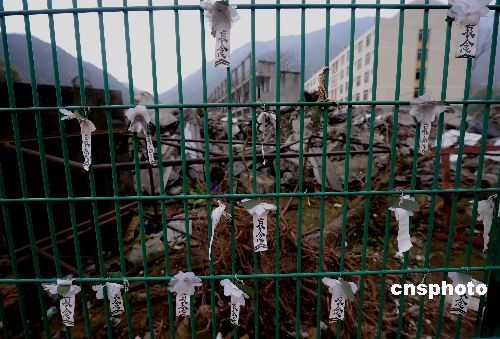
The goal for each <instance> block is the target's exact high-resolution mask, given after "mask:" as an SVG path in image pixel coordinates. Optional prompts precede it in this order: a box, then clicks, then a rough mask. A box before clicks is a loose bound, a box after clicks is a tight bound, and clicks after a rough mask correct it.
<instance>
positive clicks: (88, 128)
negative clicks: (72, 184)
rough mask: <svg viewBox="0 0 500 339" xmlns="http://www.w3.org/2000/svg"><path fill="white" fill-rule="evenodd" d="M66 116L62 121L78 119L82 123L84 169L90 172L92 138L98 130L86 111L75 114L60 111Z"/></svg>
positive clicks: (78, 111) (76, 111) (64, 110)
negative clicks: (93, 133)
mask: <svg viewBox="0 0 500 339" xmlns="http://www.w3.org/2000/svg"><path fill="white" fill-rule="evenodd" d="M59 112H61V113H62V114H63V115H64V116H63V117H62V118H61V120H70V119H76V120H78V122H79V123H80V133H81V134H82V153H83V158H84V162H83V168H84V169H85V170H86V171H88V170H89V167H90V164H91V163H92V137H91V134H92V132H94V131H95V130H96V128H95V125H94V123H93V122H92V121H90V120H89V119H87V115H88V112H87V111H86V110H85V109H82V110H75V112H71V111H68V110H67V109H64V108H61V109H59Z"/></svg>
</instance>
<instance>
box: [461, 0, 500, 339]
mask: <svg viewBox="0 0 500 339" xmlns="http://www.w3.org/2000/svg"><path fill="white" fill-rule="evenodd" d="M499 3H500V0H497V4H499ZM492 31H493V32H492V39H491V49H490V62H489V71H488V84H487V85H486V100H490V99H491V98H492V96H493V85H494V76H495V62H496V54H497V39H498V12H495V19H494V22H493V28H492ZM490 111H491V106H490V104H486V105H485V108H484V115H483V128H482V133H481V146H480V150H479V160H478V166H477V172H476V184H475V187H474V188H475V189H480V188H481V180H482V178H483V169H484V154H485V152H486V141H487V139H488V125H489V118H490ZM478 197H479V194H478V192H475V193H474V199H473V205H472V217H471V224H470V229H469V238H468V241H467V250H466V252H465V262H464V264H465V267H468V266H469V265H470V261H471V256H472V247H473V245H474V243H473V240H474V231H475V229H476V223H477V206H478ZM490 232H491V230H490ZM461 327H462V316H461V315H459V316H457V322H456V331H455V334H456V335H457V336H460V331H461Z"/></svg>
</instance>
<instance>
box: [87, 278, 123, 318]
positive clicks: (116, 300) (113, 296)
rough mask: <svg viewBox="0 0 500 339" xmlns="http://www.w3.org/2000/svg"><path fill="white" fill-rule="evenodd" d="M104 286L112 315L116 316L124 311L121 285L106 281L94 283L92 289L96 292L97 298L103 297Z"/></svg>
mask: <svg viewBox="0 0 500 339" xmlns="http://www.w3.org/2000/svg"><path fill="white" fill-rule="evenodd" d="M104 286H106V292H107V294H108V300H109V306H110V311H111V315H112V316H117V315H120V314H122V313H123V312H124V311H125V308H124V307H123V299H122V293H121V289H122V288H123V285H120V284H115V283H110V282H107V283H105V284H104V285H94V286H92V289H93V290H94V291H95V292H96V298H97V299H104Z"/></svg>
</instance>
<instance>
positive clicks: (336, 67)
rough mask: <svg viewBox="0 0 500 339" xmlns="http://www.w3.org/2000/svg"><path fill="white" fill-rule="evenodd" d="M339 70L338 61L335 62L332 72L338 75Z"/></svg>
mask: <svg viewBox="0 0 500 339" xmlns="http://www.w3.org/2000/svg"><path fill="white" fill-rule="evenodd" d="M337 69H338V62H337V61H335V62H334V63H333V67H332V71H333V73H337Z"/></svg>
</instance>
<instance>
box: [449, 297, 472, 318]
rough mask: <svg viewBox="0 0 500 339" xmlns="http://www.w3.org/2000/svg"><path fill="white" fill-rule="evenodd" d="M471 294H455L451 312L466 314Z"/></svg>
mask: <svg viewBox="0 0 500 339" xmlns="http://www.w3.org/2000/svg"><path fill="white" fill-rule="evenodd" d="M469 299H470V297H469V295H468V294H467V293H466V294H463V295H458V294H453V300H452V301H451V307H450V313H451V314H461V315H465V314H466V313H467V307H468V305H469Z"/></svg>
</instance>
